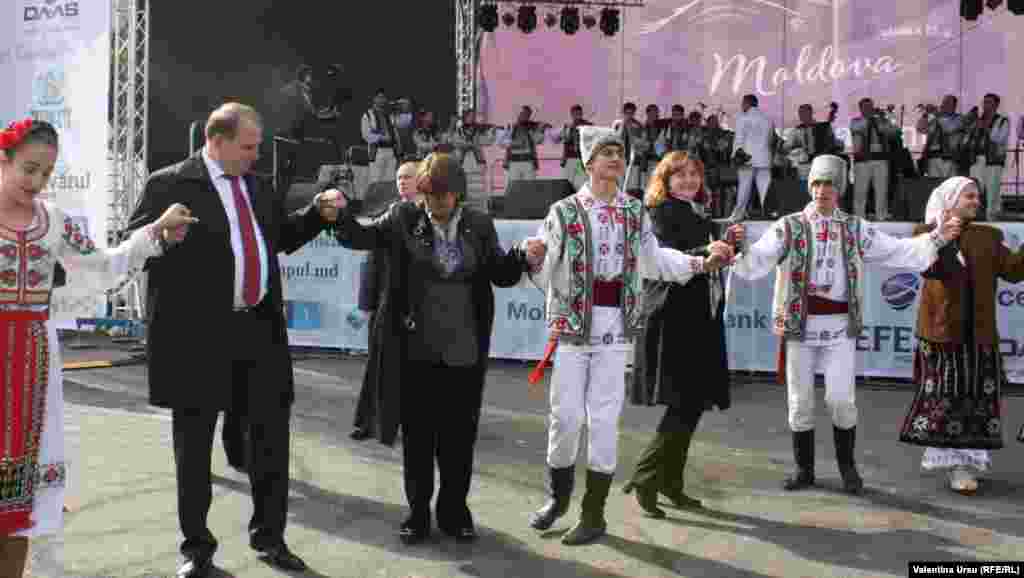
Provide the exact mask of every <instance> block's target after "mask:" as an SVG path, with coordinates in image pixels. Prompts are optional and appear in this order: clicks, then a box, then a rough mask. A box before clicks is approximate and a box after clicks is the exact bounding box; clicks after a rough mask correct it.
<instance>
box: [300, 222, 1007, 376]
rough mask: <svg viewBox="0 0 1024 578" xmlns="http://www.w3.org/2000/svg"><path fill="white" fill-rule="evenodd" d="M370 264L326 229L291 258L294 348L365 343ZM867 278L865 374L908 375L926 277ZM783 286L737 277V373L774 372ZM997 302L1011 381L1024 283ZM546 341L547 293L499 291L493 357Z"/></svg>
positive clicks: (889, 274) (531, 351) (732, 321)
mask: <svg viewBox="0 0 1024 578" xmlns="http://www.w3.org/2000/svg"><path fill="white" fill-rule="evenodd" d="M768 225H769V223H767V222H753V223H750V224H749V225H748V235H749V236H750V238H751V239H752V240H754V239H757V238H759V237H760V236H761V234H762V233H763V232H764V231H765V230H766V229H767V227H768ZM879 226H880V227H881V229H882V230H883V231H885V232H886V233H888V234H890V235H894V236H901V237H905V236H909V235H910V231H911V225H910V224H905V223H881V224H880V225H879ZM539 227H540V221H498V222H497V229H498V237H499V239H500V240H501V243H502V245H503V246H504V247H505V248H506V249H507V248H509V247H511V246H512V245H513V244H514V243H518V242H519V241H521V240H522V239H524V238H526V237H528V236H531V235H534V234H536V233H537V231H538V228H539ZM1000 228H1001V229H1002V230H1003V232H1004V233H1005V234H1006V239H1007V243H1008V244H1009V245H1010V246H1011V247H1012V248H1013V249H1015V250H1016V249H1017V248H1018V247H1019V246H1020V244H1021V239H1024V223H1021V224H1005V225H1000ZM365 263H366V253H364V252H354V251H349V250H347V249H344V248H342V247H340V246H339V245H338V244H337V242H336V241H334V240H333V239H331V238H329V237H328V236H327V235H326V234H325V235H323V236H321V237H320V238H318V239H317V240H316V241H314V242H312V243H310V244H308V245H306V246H305V247H303V248H302V249H300V250H299V251H297V252H296V253H294V254H292V255H289V256H283V257H282V268H283V275H284V277H285V297H286V299H287V306H288V324H289V341H290V342H291V344H292V345H302V346H313V347H327V348H343V349H356V350H362V349H366V338H367V333H366V319H367V318H366V315H365V313H362V312H360V311H358V310H357V308H356V295H357V291H358V287H359V271H360V269H361V268H362V267H364V266H365ZM865 277H866V279H865V291H864V294H865V309H864V322H865V325H866V327H865V328H864V332H863V333H862V334H861V336H860V338H859V339H858V340H857V349H858V351H859V352H860V355H859V357H858V361H859V364H860V367H859V370H860V373H861V374H863V375H869V376H873V377H898V378H909V377H910V376H911V370H912V361H913V359H912V353H913V351H914V341H915V338H914V326H915V323H916V320H917V300H918V295H919V293H920V289H921V284H922V282H921V276H920V275H919V274H918V273H917V272H914V271H906V270H900V269H888V268H882V267H869V268H868V269H867V272H866V275H865ZM774 282H775V274H774V273H772V274H770V275H768V276H767V277H765V278H763V279H760V280H758V281H754V282H747V281H743V280H742V279H740V278H738V277H735V278H734V279H733V281H732V296H731V299H730V300H729V305H728V307H727V310H726V327H727V329H726V336H727V340H728V344H729V367H730V368H731V369H734V370H750V371H775V367H776V365H775V355H776V352H777V349H778V340H777V338H776V337H775V335H774V334H772V332H771V299H772V291H773V287H774ZM997 301H998V309H997V315H998V325H999V334H1000V335H1001V336H1002V344H1001V347H1002V352H1003V355H1004V358H1005V360H1006V371H1007V374H1008V376H1009V378H1010V380H1011V381H1012V382H1014V383H1024V329H1022V328H1024V285H1007V284H1004V283H1001V284H1000V285H999V291H998V294H997ZM680 322H681V323H685V320H680ZM546 341H547V332H546V329H545V326H544V296H543V294H542V293H541V292H540V290H538V289H537V288H536V287H534V286H532V284H530V283H529V281H526V282H524V283H523V284H521V286H520V287H515V288H511V289H495V318H494V336H493V340H492V341H491V356H492V357H494V358H501V359H539V358H540V357H541V355H542V354H543V351H544V345H545V343H546Z"/></svg>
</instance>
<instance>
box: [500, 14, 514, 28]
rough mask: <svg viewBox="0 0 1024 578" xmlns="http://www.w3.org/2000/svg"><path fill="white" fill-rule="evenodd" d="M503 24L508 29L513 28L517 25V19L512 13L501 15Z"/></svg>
mask: <svg viewBox="0 0 1024 578" xmlns="http://www.w3.org/2000/svg"><path fill="white" fill-rule="evenodd" d="M501 23H502V24H504V25H505V26H506V27H508V28H512V25H513V24H515V23H516V17H515V16H513V15H512V13H511V12H506V13H504V14H502V15H501Z"/></svg>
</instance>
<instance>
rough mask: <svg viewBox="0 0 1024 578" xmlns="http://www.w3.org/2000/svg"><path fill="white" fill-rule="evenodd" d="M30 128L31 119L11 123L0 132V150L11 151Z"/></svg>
mask: <svg viewBox="0 0 1024 578" xmlns="http://www.w3.org/2000/svg"><path fill="white" fill-rule="evenodd" d="M31 128H32V119H31V118H26V119H25V120H23V121H21V122H12V123H11V124H9V125H7V128H6V129H4V130H2V131H0V150H5V151H6V150H11V149H13V148H14V147H16V146H18V144H20V143H21V141H22V140H24V139H25V135H27V134H28V131H29V130H30V129H31Z"/></svg>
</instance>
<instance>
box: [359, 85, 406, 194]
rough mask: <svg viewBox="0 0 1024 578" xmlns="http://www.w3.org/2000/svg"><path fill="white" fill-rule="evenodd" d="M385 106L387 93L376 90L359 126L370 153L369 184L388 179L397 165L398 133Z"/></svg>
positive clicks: (386, 104)
mask: <svg viewBox="0 0 1024 578" xmlns="http://www.w3.org/2000/svg"><path fill="white" fill-rule="evenodd" d="M387 106H388V97H387V95H385V94H384V91H383V90H378V91H377V93H376V94H375V95H374V96H373V107H372V108H370V109H369V110H367V111H366V112H365V113H363V119H362V126H361V128H362V132H363V140H365V141H366V144H367V146H368V147H369V153H370V184H373V183H379V182H381V181H386V180H388V179H390V178H391V176H392V175H394V174H395V169H396V168H397V165H398V157H397V156H396V155H395V147H397V146H398V134H397V132H396V131H395V125H394V123H393V122H392V116H391V113H389V112H388V110H387Z"/></svg>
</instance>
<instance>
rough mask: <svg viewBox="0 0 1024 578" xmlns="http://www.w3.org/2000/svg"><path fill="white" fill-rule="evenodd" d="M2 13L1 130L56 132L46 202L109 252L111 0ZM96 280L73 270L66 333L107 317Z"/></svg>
mask: <svg viewBox="0 0 1024 578" xmlns="http://www.w3.org/2000/svg"><path fill="white" fill-rule="evenodd" d="M0 13H2V14H3V17H2V18H0V77H2V78H4V79H5V81H4V84H3V90H0V123H2V124H3V126H7V124H8V123H10V122H11V121H14V120H20V119H22V118H26V117H30V116H31V117H32V118H35V119H37V120H43V121H47V122H49V123H51V124H53V125H54V126H55V127H56V129H57V131H58V133H59V134H60V155H59V157H58V159H57V165H56V167H55V170H54V172H53V176H52V178H51V179H50V184H49V188H48V189H47V190H46V191H44V192H43V195H42V196H43V198H45V199H48V200H50V201H52V202H54V203H56V204H57V205H58V206H59V207H61V208H62V209H63V210H64V211H65V212H66V213H67V214H68V216H70V217H71V218H72V219H73V220H74V221H75V222H76V223H77V224H78V226H79V227H80V228H81V230H82V231H83V232H85V233H87V234H88V235H89V236H90V237H91V238H92V239H93V241H94V242H95V243H96V245H97V246H98V247H106V245H107V219H108V215H109V211H110V199H111V193H110V187H109V184H108V173H109V162H108V155H107V149H108V146H107V143H108V139H109V137H110V135H109V128H108V127H109V122H108V117H107V102H108V99H109V96H110V95H109V86H110V26H111V4H110V0H12V1H9V2H4V3H3V7H2V8H0ZM58 226H60V225H58ZM88 279H89V276H88V275H85V274H81V273H76V272H75V271H73V270H72V269H71V268H70V267H69V268H68V286H67V287H65V288H63V289H60V290H58V291H56V292H55V293H54V295H53V301H52V303H51V315H52V316H53V318H54V319H55V321H57V322H58V323H59V324H60V325H62V326H68V325H71V324H73V322H74V319H75V318H77V317H96V316H97V315H99V314H101V313H102V312H103V310H104V306H105V303H106V299H105V297H104V295H103V294H102V293H100V292H97V291H96V290H95V288H94V286H93V284H92V283H89V282H88Z"/></svg>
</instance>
